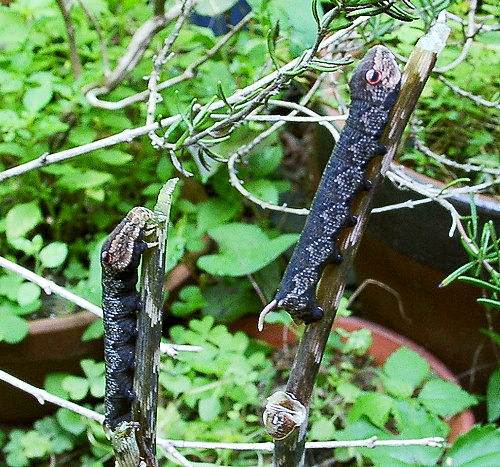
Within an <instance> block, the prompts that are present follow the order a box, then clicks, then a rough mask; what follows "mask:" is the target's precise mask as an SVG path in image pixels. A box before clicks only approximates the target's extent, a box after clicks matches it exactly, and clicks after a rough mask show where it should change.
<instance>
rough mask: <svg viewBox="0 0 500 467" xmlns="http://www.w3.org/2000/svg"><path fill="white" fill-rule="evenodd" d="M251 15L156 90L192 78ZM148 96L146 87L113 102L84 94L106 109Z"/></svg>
mask: <svg viewBox="0 0 500 467" xmlns="http://www.w3.org/2000/svg"><path fill="white" fill-rule="evenodd" d="M252 17H253V13H252V12H250V13H248V14H247V15H246V16H245V17H244V18H243V19H242V20H241V21H240V22H239V23H238V24H237V25H236V26H234V27H233V28H232V29H231V31H229V32H228V33H227V34H225V35H224V36H222V37H221V38H220V39H219V41H218V42H217V43H216V44H215V45H214V46H213V47H212V48H211V49H209V50H207V51H206V52H205V53H204V54H203V56H202V57H200V58H199V59H198V60H195V61H194V62H193V63H191V64H190V65H189V66H188V67H187V68H186V69H185V70H184V71H183V72H182V73H181V74H180V75H178V76H174V77H173V78H170V79H167V80H166V81H163V82H161V83H159V84H158V86H157V87H156V90H157V91H162V90H163V89H168V88H170V87H171V86H174V85H176V84H179V83H182V82H183V81H186V80H188V79H191V78H194V77H195V76H196V73H197V71H198V68H199V67H200V66H201V65H203V63H205V62H206V61H208V60H209V59H210V58H212V57H213V56H214V55H215V54H216V53H217V52H219V50H220V49H222V47H224V45H226V44H227V43H228V42H229V40H230V39H231V38H232V37H233V36H234V35H235V34H236V33H238V32H239V31H240V30H241V29H242V28H243V27H244V26H246V25H247V24H248V22H249V21H250V19H251V18H252ZM148 96H149V89H146V90H145V91H142V92H139V93H137V94H134V95H132V96H129V97H125V98H124V99H121V100H119V101H115V102H112V101H104V100H101V99H98V98H97V97H96V96H95V95H94V93H93V92H92V91H90V92H88V93H87V95H86V97H87V100H88V101H89V103H90V104H92V105H93V106H94V107H100V108H102V109H107V110H118V109H122V108H123V107H126V106H128V105H132V104H135V103H137V102H141V101H144V100H146V99H148Z"/></svg>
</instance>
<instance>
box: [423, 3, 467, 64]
mask: <svg viewBox="0 0 500 467" xmlns="http://www.w3.org/2000/svg"><path fill="white" fill-rule="evenodd" d="M476 7H477V0H471V1H470V9H469V15H468V16H469V17H468V21H467V39H466V40H465V44H464V46H463V47H462V50H460V54H459V56H458V57H457V58H456V59H455V60H453V62H451V63H448V65H445V66H441V67H435V68H434V70H433V71H434V72H436V73H445V72H447V71H450V70H453V68H456V67H457V66H458V65H460V64H461V63H462V62H463V61H464V60H465V59H466V58H467V54H468V53H469V49H470V48H471V46H472V43H473V41H474V35H475V33H476V23H475V17H476Z"/></svg>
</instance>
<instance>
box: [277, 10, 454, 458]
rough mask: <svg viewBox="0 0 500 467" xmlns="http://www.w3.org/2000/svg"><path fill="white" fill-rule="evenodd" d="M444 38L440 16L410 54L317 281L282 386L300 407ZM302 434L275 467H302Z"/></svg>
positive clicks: (285, 446)
mask: <svg viewBox="0 0 500 467" xmlns="http://www.w3.org/2000/svg"><path fill="white" fill-rule="evenodd" d="M448 34H449V28H448V27H447V26H446V25H445V24H444V17H443V15H441V16H440V18H439V20H438V22H437V23H436V25H434V26H433V27H432V28H431V30H430V31H429V33H428V34H427V35H426V36H424V37H423V38H421V39H420V40H419V42H418V43H417V45H416V47H415V49H414V50H413V52H412V54H411V57H410V59H409V60H408V63H407V66H406V68H405V71H404V73H403V77H402V82H401V91H400V94H399V97H398V100H397V101H396V104H395V106H394V108H393V112H392V115H391V119H390V121H389V124H388V126H387V128H386V131H385V134H384V136H383V138H382V142H383V144H384V145H385V146H386V147H387V148H388V152H387V154H386V155H385V156H384V157H383V159H382V161H378V164H377V163H376V162H375V163H374V166H373V169H372V172H371V176H369V177H368V178H369V179H371V180H372V182H373V188H374V189H372V190H370V192H369V193H368V194H367V195H366V196H365V197H364V198H363V199H362V200H361V201H360V204H359V206H358V207H357V209H356V208H355V209H354V211H355V212H354V214H355V215H357V217H358V222H357V224H356V226H355V227H354V229H353V230H352V231H351V232H346V233H344V235H341V238H340V240H339V243H340V251H342V256H343V262H342V264H340V265H339V266H329V267H327V268H326V269H325V272H324V274H323V277H322V279H321V283H320V288H319V292H318V298H319V305H320V306H321V307H322V308H323V309H324V310H325V315H324V317H323V319H322V320H321V321H319V322H317V323H312V324H310V325H308V326H307V327H306V329H305V331H304V335H303V337H302V339H301V341H300V344H299V349H298V351H297V354H296V356H295V360H294V362H293V366H292V370H291V374H290V377H289V379H288V383H287V386H286V391H287V392H288V393H291V394H293V395H294V396H295V397H296V398H297V399H298V400H299V401H300V402H301V403H302V404H303V405H304V406H305V407H307V406H308V405H309V401H310V398H311V394H312V390H313V387H314V383H315V381H316V377H317V374H318V370H319V366H320V362H321V359H322V356H323V352H324V349H325V346H326V342H327V340H328V336H329V335H330V331H331V328H332V324H333V320H334V318H335V313H336V309H337V308H338V306H339V303H340V299H341V298H342V295H343V292H344V288H345V278H346V277H347V272H348V270H349V269H350V267H351V265H352V262H353V259H354V257H355V254H356V251H357V248H358V246H359V243H360V240H361V237H362V235H363V232H364V229H365V227H366V223H367V220H368V215H369V212H370V204H371V200H372V198H373V194H374V192H375V191H376V187H377V186H378V185H379V184H380V182H381V178H382V174H383V173H384V172H385V171H386V170H387V168H388V167H389V164H390V161H391V159H392V157H393V155H394V153H395V151H396V147H397V144H398V141H399V139H400V137H401V135H402V133H403V130H404V127H405V126H406V124H407V122H408V120H409V118H410V115H411V113H412V111H413V109H414V107H415V104H416V102H417V100H418V98H419V96H420V93H421V92H422V89H423V87H424V84H425V82H426V81H427V79H428V77H429V75H430V73H431V70H432V68H433V66H434V64H435V62H436V59H437V55H438V54H439V52H440V51H441V50H442V48H443V47H444V44H445V43H446V39H447V37H448ZM306 429H307V417H306V420H305V422H304V423H302V425H301V426H300V427H299V428H298V429H296V430H294V431H292V433H291V434H290V435H289V436H287V437H286V438H284V439H282V440H277V441H275V451H274V465H276V466H289V465H296V466H302V465H303V463H304V447H305V436H306Z"/></svg>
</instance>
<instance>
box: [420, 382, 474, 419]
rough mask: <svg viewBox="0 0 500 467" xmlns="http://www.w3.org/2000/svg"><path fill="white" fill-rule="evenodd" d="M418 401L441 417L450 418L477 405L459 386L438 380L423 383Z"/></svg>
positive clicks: (472, 397)
mask: <svg viewBox="0 0 500 467" xmlns="http://www.w3.org/2000/svg"><path fill="white" fill-rule="evenodd" d="M418 400H419V402H420V403H421V404H422V405H423V406H424V407H425V408H427V409H428V410H430V411H431V412H433V413H435V414H437V415H440V416H442V417H451V416H453V415H455V414H457V413H459V412H461V411H462V410H464V409H466V408H467V407H470V406H471V405H475V404H477V400H476V398H475V397H474V396H471V395H470V394H469V393H467V392H466V391H464V390H463V389H462V388H460V387H459V386H457V385H455V384H453V383H450V382H449V381H443V380H440V379H434V380H431V381H428V382H427V383H425V385H424V387H423V388H422V390H421V391H420V393H419V395H418Z"/></svg>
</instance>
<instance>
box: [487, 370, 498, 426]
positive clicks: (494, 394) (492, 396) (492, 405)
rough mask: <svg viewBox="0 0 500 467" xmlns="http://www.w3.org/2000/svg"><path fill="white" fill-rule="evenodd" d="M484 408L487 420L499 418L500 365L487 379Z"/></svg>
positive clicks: (491, 420) (492, 420)
mask: <svg viewBox="0 0 500 467" xmlns="http://www.w3.org/2000/svg"><path fill="white" fill-rule="evenodd" d="M486 408H487V411H488V421H489V422H494V421H495V420H497V419H498V418H500V367H498V368H497V369H496V370H495V371H494V372H493V374H492V375H491V376H490V378H489V380H488V387H487V389H486Z"/></svg>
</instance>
